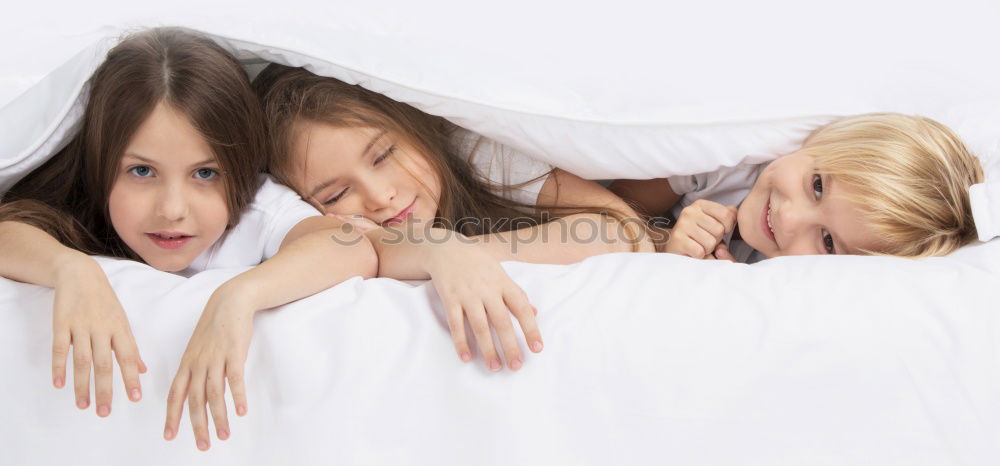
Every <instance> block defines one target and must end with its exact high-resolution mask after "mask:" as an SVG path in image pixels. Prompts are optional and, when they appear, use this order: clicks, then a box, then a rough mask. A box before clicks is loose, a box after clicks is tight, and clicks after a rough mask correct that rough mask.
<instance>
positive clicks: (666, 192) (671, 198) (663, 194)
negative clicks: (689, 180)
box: [608, 178, 681, 216]
mask: <svg viewBox="0 0 1000 466" xmlns="http://www.w3.org/2000/svg"><path fill="white" fill-rule="evenodd" d="M608 190H610V191H611V192H613V193H615V194H617V195H618V197H620V198H622V199H624V200H625V201H626V202H629V203H631V204H632V205H634V206H635V207H636V209H637V210H638V211H639V213H642V214H645V215H649V216H655V215H660V214H662V213H664V212H666V211H667V210H669V209H671V208H672V207H673V206H675V205H677V202H678V201H680V200H681V195H680V194H677V193H675V192H674V190H673V189H672V188H671V187H670V181H668V180H667V179H666V178H657V179H653V180H615V182H614V183H611V185H610V186H608Z"/></svg>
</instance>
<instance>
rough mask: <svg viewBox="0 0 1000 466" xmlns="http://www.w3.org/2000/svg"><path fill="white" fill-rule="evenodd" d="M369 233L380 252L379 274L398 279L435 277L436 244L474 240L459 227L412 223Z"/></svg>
mask: <svg viewBox="0 0 1000 466" xmlns="http://www.w3.org/2000/svg"><path fill="white" fill-rule="evenodd" d="M367 235H368V239H369V240H371V243H372V246H373V247H374V248H375V251H376V253H377V254H378V261H379V266H378V275H379V276H380V277H387V278H394V279H397V280H428V279H430V278H431V277H430V273H428V271H427V259H428V255H429V254H431V253H432V252H431V250H432V248H434V247H436V246H447V245H449V244H452V243H456V242H464V243H467V244H472V243H473V241H472V240H470V239H469V238H467V237H465V236H463V235H462V234H461V233H458V232H456V231H452V230H446V229H443V228H428V229H422V228H419V227H414V226H412V225H408V226H401V227H399V228H376V229H374V230H371V231H369V232H368V233H367Z"/></svg>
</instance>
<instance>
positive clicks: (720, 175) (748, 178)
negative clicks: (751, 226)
mask: <svg viewBox="0 0 1000 466" xmlns="http://www.w3.org/2000/svg"><path fill="white" fill-rule="evenodd" d="M766 166H767V164H766V163H765V164H755V165H749V164H744V165H737V166H735V167H723V168H720V169H718V170H716V171H714V172H709V173H701V174H698V175H684V176H671V177H668V178H667V181H669V182H670V188H671V189H672V190H673V191H674V192H675V193H677V194H680V195H681V200H680V201H679V202H677V205H675V206H674V207H673V208H672V209H670V213H671V215H673V217H674V218H680V214H681V211H682V210H684V208H685V207H687V206H689V205H691V204H694V201H697V200H699V199H705V200H708V201H712V202H716V203H719V204H722V205H726V206H729V205H732V206H739V205H740V204H741V203H742V202H743V200H744V199H746V197H747V195H749V194H750V189H751V188H753V185H754V183H755V182H756V181H757V177H759V176H760V173H761V172H762V171H763V170H764V167H766ZM731 237H732V233H727V234H726V236H725V237H723V238H722V241H723V242H725V243H726V245H727V246H729V252H730V254H732V255H733V258H735V259H736V261H737V262H744V263H747V264H752V263H754V262H757V261H760V260H763V259H765V257H764V255H763V254H761V253H760V252H758V251H757V250H755V249H753V248H752V247H750V245H748V244H747V243H746V242H744V241H742V240H732V239H731Z"/></svg>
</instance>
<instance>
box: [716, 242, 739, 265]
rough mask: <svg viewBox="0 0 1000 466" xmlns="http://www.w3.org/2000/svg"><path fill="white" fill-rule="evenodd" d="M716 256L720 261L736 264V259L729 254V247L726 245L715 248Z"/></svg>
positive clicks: (722, 244)
mask: <svg viewBox="0 0 1000 466" xmlns="http://www.w3.org/2000/svg"><path fill="white" fill-rule="evenodd" d="M714 255H715V258H716V259H719V260H725V261H729V262H736V258H735V257H733V255H732V254H730V253H729V247H728V246H726V243H719V245H718V246H716V247H715V254H714Z"/></svg>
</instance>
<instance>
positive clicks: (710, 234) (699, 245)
mask: <svg viewBox="0 0 1000 466" xmlns="http://www.w3.org/2000/svg"><path fill="white" fill-rule="evenodd" d="M735 225H736V207H733V206H728V207H727V206H724V205H722V204H718V203H715V202H712V201H706V200H704V199H699V200H697V201H694V203H692V204H691V205H689V206H687V207H685V208H684V210H682V211H681V215H680V218H678V219H677V225H676V226H675V227H674V228H673V229H672V230H671V233H670V239H668V240H667V243H666V245H665V246H664V251H663V252H669V253H673V254H681V255H685V256H688V257H693V258H695V259H710V258H713V256H712V253H713V252H716V246H718V245H719V243H721V242H722V237H723V236H725V234H726V233H727V232H729V231H732V229H733V227H734V226H735ZM725 255H726V256H728V258H731V257H732V256H731V255H729V250H728V249H727V250H725ZM719 258H720V259H723V258H725V257H719Z"/></svg>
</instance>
